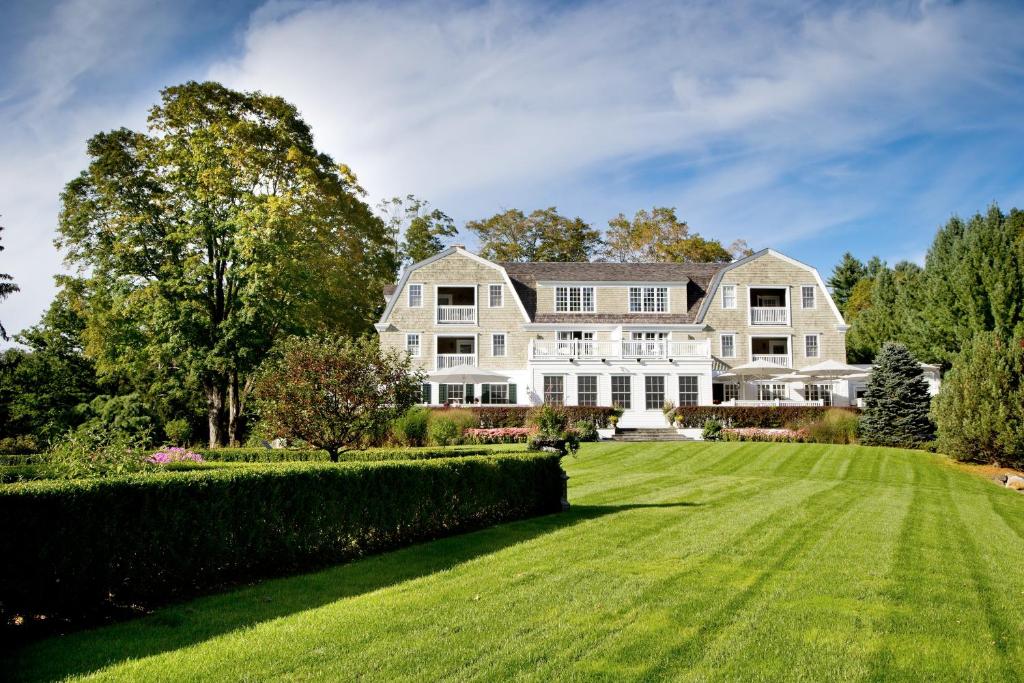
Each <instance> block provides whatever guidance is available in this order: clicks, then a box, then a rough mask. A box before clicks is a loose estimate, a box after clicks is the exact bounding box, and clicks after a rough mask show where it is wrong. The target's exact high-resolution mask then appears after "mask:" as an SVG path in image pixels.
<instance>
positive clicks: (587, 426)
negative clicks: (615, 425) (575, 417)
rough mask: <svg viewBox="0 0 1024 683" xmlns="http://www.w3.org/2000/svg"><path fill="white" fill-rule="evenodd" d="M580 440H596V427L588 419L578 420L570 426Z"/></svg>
mask: <svg viewBox="0 0 1024 683" xmlns="http://www.w3.org/2000/svg"><path fill="white" fill-rule="evenodd" d="M572 430H573V431H574V432H576V436H577V438H579V440H580V441H597V427H595V426H594V423H593V422H590V421H589V420H579V421H577V422H576V424H574V425H573V426H572Z"/></svg>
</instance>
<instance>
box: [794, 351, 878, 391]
mask: <svg viewBox="0 0 1024 683" xmlns="http://www.w3.org/2000/svg"><path fill="white" fill-rule="evenodd" d="M793 374H794V375H797V376H800V377H806V378H808V379H823V380H826V381H828V382H829V383H830V384H831V383H834V382H836V381H838V380H840V379H850V378H853V377H858V378H859V377H867V376H868V373H865V372H864V368H857V367H854V366H852V365H847V364H846V363H840V362H839V361H834V360H826V361H822V362H821V363H815V364H814V365H809V366H807V367H806V368H804V369H803V370H797V371H796V372H794V373H793ZM834 392H835V387H834V386H833V387H830V388H829V393H830V395H831V394H833V393H834ZM830 400H831V399H830Z"/></svg>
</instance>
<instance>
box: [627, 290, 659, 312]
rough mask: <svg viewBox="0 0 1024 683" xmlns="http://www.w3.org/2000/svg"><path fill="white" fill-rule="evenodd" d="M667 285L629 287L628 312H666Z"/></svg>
mask: <svg viewBox="0 0 1024 683" xmlns="http://www.w3.org/2000/svg"><path fill="white" fill-rule="evenodd" d="M667 311H668V287H630V288H629V312H630V313H666V312H667Z"/></svg>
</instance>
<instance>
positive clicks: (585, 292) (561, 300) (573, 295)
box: [555, 287, 594, 313]
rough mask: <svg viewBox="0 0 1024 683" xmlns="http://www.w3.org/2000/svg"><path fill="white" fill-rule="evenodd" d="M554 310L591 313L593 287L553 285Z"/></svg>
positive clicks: (592, 310)
mask: <svg viewBox="0 0 1024 683" xmlns="http://www.w3.org/2000/svg"><path fill="white" fill-rule="evenodd" d="M555 311H557V312H559V313H593V312H594V288H593V287H555Z"/></svg>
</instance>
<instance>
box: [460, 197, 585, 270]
mask: <svg viewBox="0 0 1024 683" xmlns="http://www.w3.org/2000/svg"><path fill="white" fill-rule="evenodd" d="M466 228H467V229H468V230H469V231H471V232H473V233H475V234H476V236H477V238H478V239H479V240H480V255H481V256H483V257H484V258H486V259H490V260H492V261H519V262H521V261H590V260H592V259H593V258H595V257H597V256H598V255H599V254H600V252H601V246H602V242H601V233H600V232H599V231H598V230H595V229H594V228H593V227H592V226H591V225H590V224H589V223H587V222H585V221H584V220H583V219H582V218H579V217H576V218H569V217H567V216H563V215H561V214H560V213H558V209H557V208H556V207H554V206H551V207H548V208H546V209H537V210H536V211H534V212H532V213H530V215H526V214H524V213H523V212H522V211H520V210H519V209H509V210H507V211H503V212H501V213H497V214H495V215H493V216H491V217H490V218H484V219H481V220H476V221H469V222H468V223H466Z"/></svg>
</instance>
